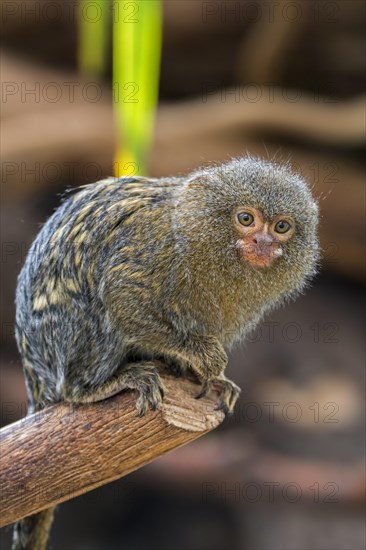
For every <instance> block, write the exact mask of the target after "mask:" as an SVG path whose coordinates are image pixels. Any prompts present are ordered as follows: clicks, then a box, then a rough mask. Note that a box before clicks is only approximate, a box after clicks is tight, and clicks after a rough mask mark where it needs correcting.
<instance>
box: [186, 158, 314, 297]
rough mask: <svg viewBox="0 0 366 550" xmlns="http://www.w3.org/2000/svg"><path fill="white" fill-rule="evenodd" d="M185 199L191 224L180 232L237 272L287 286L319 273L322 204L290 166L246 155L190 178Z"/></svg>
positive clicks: (187, 221) (218, 261) (213, 260)
mask: <svg viewBox="0 0 366 550" xmlns="http://www.w3.org/2000/svg"><path fill="white" fill-rule="evenodd" d="M181 198H182V199H183V200H182V203H184V204H185V208H184V220H185V223H187V225H188V227H187V229H186V230H185V229H184V228H183V227H182V224H181V223H180V224H179V225H180V227H181V230H183V232H185V231H186V233H187V238H188V239H189V240H191V239H193V241H195V242H194V243H193V241H192V240H191V243H192V245H194V246H199V243H197V240H196V238H197V235H199V236H200V240H201V248H202V250H205V254H206V258H207V257H210V258H211V262H216V263H217V264H219V265H223V261H224V262H225V263H226V265H229V264H230V265H231V266H232V269H233V271H235V273H236V274H237V275H238V276H240V273H241V272H243V270H244V273H245V274H246V275H247V276H250V272H252V274H253V277H258V276H259V273H262V274H263V276H265V278H266V280H271V281H274V282H275V283H276V285H275V286H277V287H278V288H280V287H281V286H283V287H284V288H286V289H289V290H291V288H295V287H300V286H301V285H302V284H303V283H304V282H306V279H307V278H308V277H309V276H311V275H312V274H313V273H314V272H315V268H316V264H317V261H318V248H319V247H318V240H317V223H318V207H317V204H316V202H315V200H314V199H313V197H312V195H311V193H310V190H309V188H308V186H307V184H306V182H305V181H304V180H303V179H302V178H300V177H299V176H298V175H296V174H294V173H293V172H292V171H291V170H290V168H289V167H288V166H286V165H277V164H274V163H272V162H268V161H264V160H259V159H255V158H251V157H244V158H238V159H235V160H232V161H231V162H228V163H227V164H224V165H220V166H217V167H215V166H213V167H208V168H203V169H201V170H199V171H196V172H194V173H193V174H191V175H190V176H189V178H188V180H187V182H186V183H185V186H184V189H183V191H182V195H181ZM177 208H178V210H179V205H178V207H177ZM187 210H189V212H187ZM189 231H190V232H191V234H192V237H191V239H190V237H189V236H188V232H189ZM212 265H213V264H212ZM206 267H207V269H210V265H207V266H206ZM248 273H249V275H248ZM256 273H258V275H256ZM267 274H268V275H267ZM281 278H282V280H283V285H281V283H280V281H281Z"/></svg>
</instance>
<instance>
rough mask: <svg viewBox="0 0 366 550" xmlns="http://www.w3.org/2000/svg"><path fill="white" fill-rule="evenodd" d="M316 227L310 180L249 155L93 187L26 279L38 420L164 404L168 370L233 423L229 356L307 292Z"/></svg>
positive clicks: (42, 534) (21, 319)
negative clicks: (111, 403) (123, 396)
mask: <svg viewBox="0 0 366 550" xmlns="http://www.w3.org/2000/svg"><path fill="white" fill-rule="evenodd" d="M317 221H318V208H317V205H316V203H315V201H314V199H313V198H312V196H311V193H310V191H309V189H308V187H307V185H306V183H305V182H304V181H303V180H302V179H300V178H299V177H298V176H296V175H295V174H293V173H292V172H291V171H290V170H289V168H288V167H287V166H282V165H275V164H273V163H271V162H266V161H262V160H258V159H254V158H249V157H248V158H239V159H236V160H232V161H231V162H228V163H227V164H224V165H221V166H212V167H208V168H207V167H205V168H203V169H201V170H198V171H195V172H193V173H192V174H189V175H188V176H185V177H179V178H161V179H147V178H140V177H129V178H119V179H113V178H110V179H107V180H103V181H100V182H98V183H95V184H92V185H87V186H83V188H82V189H81V190H78V192H77V193H76V194H74V195H72V196H70V197H68V198H67V199H66V200H65V201H64V202H63V204H62V205H61V206H60V207H59V208H58V209H57V210H56V212H55V213H54V214H53V216H52V217H51V218H50V219H49V220H48V222H47V223H46V224H45V225H44V227H43V228H42V230H41V231H40V233H39V235H38V236H37V238H36V240H35V241H34V243H33V245H32V247H31V249H30V251H29V254H28V256H27V259H26V261H25V264H24V267H23V269H22V271H21V273H20V276H19V280H18V288H17V295H16V304H17V315H16V338H17V342H18V347H19V350H20V353H21V356H22V362H23V366H24V370H25V377H26V383H27V390H28V395H29V410H31V411H34V410H40V409H42V408H43V407H45V406H47V405H49V404H51V403H57V402H60V401H68V402H72V403H88V402H93V401H98V400H102V399H106V398H108V397H109V396H111V395H113V394H116V393H118V392H120V391H121V390H123V389H126V388H130V389H134V390H137V392H138V399H137V403H136V406H137V411H138V414H141V415H142V414H145V413H146V412H147V410H148V408H149V407H151V408H152V409H155V408H157V407H159V404H160V403H161V401H162V399H163V397H164V388H163V384H162V382H161V379H160V377H159V374H158V370H157V366H156V360H157V359H159V360H162V361H163V362H164V363H165V364H166V365H167V366H168V367H170V368H171V369H172V370H173V372H175V373H176V374H183V375H184V373H185V372H187V371H191V372H193V373H194V374H195V375H196V377H197V379H198V381H199V382H200V384H201V387H200V391H199V392H198V396H197V397H201V396H203V395H206V394H207V392H209V391H210V390H211V389H214V390H215V391H216V392H218V394H219V398H218V408H221V409H223V410H224V411H225V412H229V413H230V412H232V410H233V407H234V405H235V402H236V400H237V397H238V395H239V392H240V390H239V388H238V387H237V386H236V385H235V384H234V383H233V382H231V381H230V380H228V379H227V378H226V377H225V368H226V365H227V355H226V352H225V350H224V346H231V345H232V344H234V343H235V342H237V341H239V340H241V339H242V338H243V337H245V335H246V333H248V331H249V330H251V329H253V327H254V326H255V324H256V323H258V321H259V320H260V319H261V318H262V317H263V315H264V314H265V313H267V312H268V311H270V310H271V309H273V308H274V307H275V306H277V305H279V304H281V303H282V302H284V301H285V300H287V299H289V298H292V297H294V296H296V295H297V294H298V293H299V292H300V291H301V290H302V289H303V288H304V287H305V286H306V284H307V282H308V281H309V279H310V277H311V276H312V275H313V274H314V273H315V271H316V265H317V261H318V241H317ZM52 514H53V510H52V509H50V510H45V511H43V512H40V513H38V514H36V515H34V516H31V517H29V518H25V519H24V520H21V521H20V522H18V523H17V524H16V526H15V536H14V548H15V549H18V550H19V549H29V550H41V549H43V548H44V547H45V545H46V541H47V536H48V530H49V527H50V525H51V521H52Z"/></svg>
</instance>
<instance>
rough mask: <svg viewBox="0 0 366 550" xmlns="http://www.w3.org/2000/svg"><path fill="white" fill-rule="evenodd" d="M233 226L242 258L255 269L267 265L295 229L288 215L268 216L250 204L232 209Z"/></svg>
mask: <svg viewBox="0 0 366 550" xmlns="http://www.w3.org/2000/svg"><path fill="white" fill-rule="evenodd" d="M234 225H235V229H236V231H237V234H238V240H237V243H236V245H237V248H238V250H239V254H240V257H241V259H242V260H243V261H245V262H247V263H249V264H251V265H252V266H253V267H256V268H266V267H269V266H270V265H271V264H272V263H273V262H274V261H275V260H276V258H279V257H280V256H282V254H283V249H282V244H283V243H285V242H287V241H289V240H290V239H291V237H292V236H293V235H294V233H295V231H296V226H295V221H294V219H293V218H292V217H291V216H287V215H286V214H284V215H277V216H275V217H274V218H272V219H267V218H266V217H265V216H264V214H263V212H262V211H261V210H259V209H257V208H252V207H250V206H240V207H238V208H236V209H235V210H234Z"/></svg>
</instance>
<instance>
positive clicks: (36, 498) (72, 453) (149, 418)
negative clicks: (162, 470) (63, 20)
mask: <svg viewBox="0 0 366 550" xmlns="http://www.w3.org/2000/svg"><path fill="white" fill-rule="evenodd" d="M162 379H163V382H164V385H165V387H166V389H167V392H166V397H165V399H164V403H163V406H162V408H161V409H160V410H158V411H155V412H153V411H149V412H148V413H147V414H146V415H145V416H144V417H142V418H140V417H138V416H137V415H136V408H135V399H136V396H135V394H134V393H133V392H122V393H120V394H118V395H116V396H114V397H112V398H110V399H107V400H106V401H101V402H98V403H93V404H90V405H79V406H74V405H71V404H67V403H62V404H60V405H57V406H53V407H50V408H48V409H44V410H43V411H41V412H39V413H35V414H32V415H29V416H27V417H26V418H25V419H23V420H20V421H18V422H16V423H14V424H11V425H10V426H7V427H5V428H4V429H2V430H1V431H0V451H1V474H0V491H1V520H0V527H2V526H4V525H7V524H9V523H13V522H14V521H16V520H18V519H20V518H22V517H24V516H28V515H30V514H33V513H35V512H38V511H40V510H42V509H44V508H48V507H49V506H51V505H54V504H58V503H60V502H63V501H65V500H69V499H71V498H74V497H75V496H77V495H80V494H82V493H86V492H87V491H90V490H92V489H94V488H96V487H99V486H100V485H104V484H106V483H109V482H110V481H113V480H115V479H118V478H120V477H122V476H125V475H126V474H128V473H130V472H132V471H133V470H136V469H138V468H140V467H141V466H144V465H145V464H147V463H148V462H150V461H152V460H154V459H155V458H157V457H158V456H160V455H162V454H164V453H166V452H167V451H170V450H172V449H175V448H177V447H180V446H181V445H184V444H185V443H188V442H190V441H193V440H194V439H197V438H198V437H200V436H201V435H203V434H205V433H207V432H208V431H210V430H212V429H213V428H215V427H216V426H218V425H219V424H220V422H222V420H223V418H224V415H223V413H222V412H220V411H216V410H215V405H216V403H215V401H214V400H213V399H210V398H203V399H200V400H197V399H195V396H196V395H197V392H198V391H199V388H198V386H197V384H194V383H193V382H190V381H188V380H179V381H178V380H177V379H174V378H172V377H170V376H167V375H162Z"/></svg>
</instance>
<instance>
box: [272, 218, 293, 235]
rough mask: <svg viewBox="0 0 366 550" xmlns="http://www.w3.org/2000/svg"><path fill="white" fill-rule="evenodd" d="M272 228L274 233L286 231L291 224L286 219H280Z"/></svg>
mask: <svg viewBox="0 0 366 550" xmlns="http://www.w3.org/2000/svg"><path fill="white" fill-rule="evenodd" d="M274 229H275V231H276V233H287V231H290V229H291V224H290V223H289V222H287V221H286V220H280V221H278V222H277V223H276V225H275V228H274Z"/></svg>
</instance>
